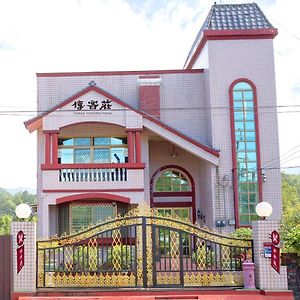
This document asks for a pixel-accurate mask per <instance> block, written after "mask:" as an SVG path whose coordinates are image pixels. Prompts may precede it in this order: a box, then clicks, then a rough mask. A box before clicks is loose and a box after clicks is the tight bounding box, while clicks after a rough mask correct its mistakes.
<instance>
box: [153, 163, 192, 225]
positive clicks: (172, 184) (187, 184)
mask: <svg viewBox="0 0 300 300" xmlns="http://www.w3.org/2000/svg"><path fill="white" fill-rule="evenodd" d="M179 198H181V199H184V201H180V200H179ZM195 201H196V200H195V182H194V179H193V177H192V175H191V174H190V173H189V172H188V171H187V170H186V169H185V168H183V167H181V166H177V165H165V166H162V167H161V168H159V169H157V170H156V171H155V172H154V174H153V175H152V177H151V180H150V205H151V207H156V208H159V207H160V208H168V209H171V210H173V211H174V209H176V208H178V209H180V208H184V207H186V208H190V209H191V215H190V220H191V221H192V222H193V223H195V221H196V203H195Z"/></svg>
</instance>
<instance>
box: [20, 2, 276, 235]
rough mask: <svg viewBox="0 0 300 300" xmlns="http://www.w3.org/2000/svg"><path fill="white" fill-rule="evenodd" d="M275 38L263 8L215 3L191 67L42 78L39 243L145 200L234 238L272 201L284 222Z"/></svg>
mask: <svg viewBox="0 0 300 300" xmlns="http://www.w3.org/2000/svg"><path fill="white" fill-rule="evenodd" d="M276 35H277V29H275V28H274V27H273V26H272V25H271V24H270V22H269V21H268V20H267V18H266V17H265V15H264V14H263V13H262V11H261V10H260V8H259V7H258V6H257V4H255V3H251V4H232V5H218V4H215V5H213V6H212V8H211V10H210V12H209V14H208V16H207V18H206V20H205V22H204V24H203V26H202V27H201V29H200V31H199V33H198V35H197V37H196V39H195V42H194V44H193V45H192V47H191V50H190V53H189V54H188V57H187V60H186V62H185V65H184V68H183V69H180V70H147V71H120V72H81V73H39V74H37V84H38V99H37V110H38V112H41V113H40V114H39V115H37V116H36V117H35V118H33V119H31V120H28V121H26V122H25V126H26V128H27V129H28V130H29V131H30V132H33V131H37V148H38V157H37V161H38V164H37V166H38V167H37V197H38V215H39V226H38V230H39V236H41V237H48V236H51V235H54V234H59V235H60V234H62V233H64V232H67V233H68V232H71V231H75V230H79V229H81V228H83V227H85V226H88V225H91V224H93V223H97V222H99V221H100V220H104V219H106V218H107V217H113V216H115V215H116V214H118V213H120V214H121V215H122V214H125V213H126V212H127V211H129V210H130V209H132V208H133V207H136V206H137V205H139V204H141V203H144V202H146V203H148V204H149V205H150V206H151V207H155V208H158V209H159V210H160V212H161V213H162V214H170V215H179V216H181V217H183V218H189V219H190V220H191V221H193V222H196V221H197V222H198V223H200V224H201V225H206V226H208V227H211V228H214V227H217V228H219V229H220V230H225V231H232V230H233V229H234V228H235V227H240V226H251V221H252V220H254V219H256V218H257V215H256V213H255V206H256V204H257V203H258V202H259V201H262V200H264V201H267V202H269V203H271V204H272V206H273V214H272V216H271V218H274V219H279V218H280V216H281V187H280V171H279V170H276V169H267V168H265V166H266V165H267V163H268V162H269V161H270V160H272V159H274V158H277V157H278V156H279V141H278V125H277V117H276V89H275V70H274V52H273V39H274V37H275V36H276ZM100 59H101V58H100Z"/></svg>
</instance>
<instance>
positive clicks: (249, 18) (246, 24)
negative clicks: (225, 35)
mask: <svg viewBox="0 0 300 300" xmlns="http://www.w3.org/2000/svg"><path fill="white" fill-rule="evenodd" d="M267 28H273V26H272V24H271V23H270V22H269V21H268V19H267V18H266V16H265V15H264V13H263V12H262V11H261V9H260V8H259V6H258V5H257V4H256V3H246V4H215V5H213V6H212V8H211V10H210V12H209V14H208V17H207V18H206V20H205V23H204V28H203V29H208V30H226V29H227V30H240V29H267Z"/></svg>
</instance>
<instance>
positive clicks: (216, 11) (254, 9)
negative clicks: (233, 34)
mask: <svg viewBox="0 0 300 300" xmlns="http://www.w3.org/2000/svg"><path fill="white" fill-rule="evenodd" d="M271 28H274V27H273V26H272V24H271V23H270V22H269V21H268V19H267V18H266V16H265V15H264V13H263V12H262V11H261V9H260V8H259V6H258V5H257V4H256V3H254V2H253V3H244V4H214V5H213V6H212V8H211V9H210V11H209V13H208V16H207V17H206V19H205V21H204V23H203V25H202V27H201V29H200V31H199V33H198V34H197V37H196V39H195V41H194V43H193V45H192V48H191V50H190V53H189V55H188V58H187V60H186V62H187V61H188V60H189V58H190V57H191V56H192V54H193V52H194V50H195V48H196V47H197V45H198V43H199V41H200V37H201V35H202V32H203V31H204V30H247V29H271Z"/></svg>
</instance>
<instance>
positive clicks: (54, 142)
mask: <svg viewBox="0 0 300 300" xmlns="http://www.w3.org/2000/svg"><path fill="white" fill-rule="evenodd" d="M52 164H53V165H57V164H58V134H57V133H56V132H55V133H52Z"/></svg>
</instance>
